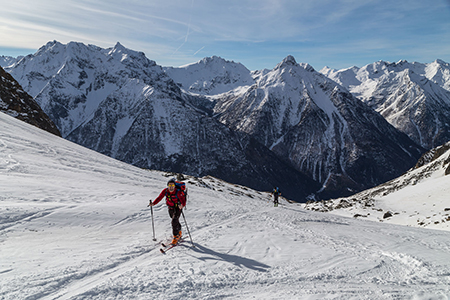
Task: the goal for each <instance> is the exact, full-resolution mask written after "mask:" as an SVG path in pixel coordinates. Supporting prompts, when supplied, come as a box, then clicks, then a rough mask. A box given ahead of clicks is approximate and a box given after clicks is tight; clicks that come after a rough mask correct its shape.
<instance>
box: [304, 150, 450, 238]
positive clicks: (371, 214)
mask: <svg viewBox="0 0 450 300" xmlns="http://www.w3.org/2000/svg"><path fill="white" fill-rule="evenodd" d="M449 193H450V142H449V143H446V144H444V145H442V146H439V147H437V148H434V149H432V150H430V151H429V152H427V153H425V154H424V155H423V156H422V158H421V159H420V160H419V162H418V163H417V165H416V166H415V167H414V168H411V169H410V170H409V171H408V172H406V173H405V174H404V175H402V176H400V177H398V178H396V179H393V180H391V181H389V182H387V183H384V184H382V185H380V186H377V187H374V188H372V189H369V190H366V191H363V192H361V193H358V194H356V195H353V196H351V197H348V198H339V199H334V200H329V201H322V202H309V203H307V204H306V205H305V208H306V209H311V210H316V211H322V212H330V213H333V214H339V215H343V216H350V217H351V216H353V217H355V218H364V219H367V220H372V221H377V222H385V223H392V224H401V225H407V226H420V227H426V228H433V229H442V230H450V202H449V201H448V195H449Z"/></svg>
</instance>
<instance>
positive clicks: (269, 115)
mask: <svg viewBox="0 0 450 300" xmlns="http://www.w3.org/2000/svg"><path fill="white" fill-rule="evenodd" d="M214 99H215V101H216V104H215V106H214V112H215V114H217V117H218V118H219V120H220V121H221V122H223V123H224V124H227V125H228V126H229V127H230V128H231V129H233V130H236V131H238V132H244V133H246V134H249V135H251V136H252V137H254V138H256V139H257V140H258V141H260V142H261V143H263V144H264V145H266V146H267V147H268V148H270V149H271V150H272V151H274V152H275V153H276V154H277V155H278V156H279V157H283V158H285V159H288V160H289V161H290V163H292V164H293V165H294V166H295V167H296V168H297V169H298V170H301V171H302V172H304V173H306V174H308V175H310V176H311V177H312V178H313V179H315V180H316V181H319V182H320V183H321V184H323V195H326V194H328V195H330V194H333V195H334V196H336V195H338V194H340V195H343V194H347V195H348V194H351V193H352V192H354V191H360V190H362V189H364V188H367V187H371V186H374V185H377V184H380V183H382V182H385V181H387V180H390V179H392V178H395V177H397V176H398V175H400V174H402V173H403V172H405V171H406V170H407V169H409V168H410V167H411V166H413V165H414V164H415V162H416V161H417V159H418V158H419V157H420V155H421V153H422V149H421V148H420V147H418V146H417V145H416V144H415V143H414V142H412V141H411V140H410V139H409V138H408V137H407V136H406V135H404V134H402V133H400V132H399V131H398V130H396V129H395V128H394V127H392V126H391V125H389V124H388V123H387V122H386V120H384V119H383V118H382V117H381V116H380V115H379V114H378V113H376V112H374V111H373V110H372V109H370V108H369V107H368V106H367V105H365V104H364V103H362V102H361V101H359V100H358V99H356V98H355V97H354V96H353V95H351V94H350V93H349V92H348V91H347V90H346V89H344V88H342V87H341V86H339V85H338V84H336V83H335V82H334V81H332V80H330V79H328V78H327V77H326V76H324V75H322V74H320V73H318V72H316V71H315V70H314V69H313V68H312V67H311V66H309V65H308V64H298V63H297V62H296V61H295V59H294V57H292V56H288V57H286V58H285V59H284V60H283V61H282V62H281V63H280V64H278V65H277V66H276V67H275V68H274V69H273V70H271V71H269V72H265V73H264V74H260V76H259V77H258V78H257V80H256V83H255V84H254V85H252V86H249V87H242V88H240V89H235V90H233V91H230V92H229V93H226V94H221V95H217V96H216V97H214Z"/></svg>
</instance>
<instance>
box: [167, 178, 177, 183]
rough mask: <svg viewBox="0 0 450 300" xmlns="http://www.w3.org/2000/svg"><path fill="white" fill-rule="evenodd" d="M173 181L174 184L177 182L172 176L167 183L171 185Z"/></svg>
mask: <svg viewBox="0 0 450 300" xmlns="http://www.w3.org/2000/svg"><path fill="white" fill-rule="evenodd" d="M171 182H172V183H173V184H175V182H176V180H175V178H171V179H170V180H169V181H168V182H167V185H169V183H171Z"/></svg>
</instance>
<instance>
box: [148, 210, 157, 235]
mask: <svg viewBox="0 0 450 300" xmlns="http://www.w3.org/2000/svg"><path fill="white" fill-rule="evenodd" d="M150 204H151V202H150ZM150 204H149V206H150V210H151V212H152V228H153V240H154V241H156V237H155V223H154V222H153V205H150Z"/></svg>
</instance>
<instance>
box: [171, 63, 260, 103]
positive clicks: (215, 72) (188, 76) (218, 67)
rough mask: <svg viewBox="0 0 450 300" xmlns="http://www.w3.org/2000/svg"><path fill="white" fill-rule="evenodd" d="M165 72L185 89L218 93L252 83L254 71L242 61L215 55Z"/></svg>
mask: <svg viewBox="0 0 450 300" xmlns="http://www.w3.org/2000/svg"><path fill="white" fill-rule="evenodd" d="M164 70H165V72H166V73H167V74H168V75H169V76H170V77H171V78H172V79H173V80H174V81H175V82H176V83H177V84H179V85H180V86H181V87H182V88H183V89H184V90H185V91H187V92H191V93H194V94H201V95H217V94H221V93H225V92H228V91H230V90H233V89H235V88H238V87H241V86H247V85H252V84H253V83H254V79H253V77H252V73H251V72H250V71H249V70H248V69H247V68H246V67H244V66H243V65H242V64H241V63H236V62H233V61H227V60H225V59H223V58H220V57H217V56H213V57H206V58H203V59H202V60H200V61H198V62H197V63H194V64H189V65H186V66H182V67H179V68H173V67H170V68H164Z"/></svg>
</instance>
